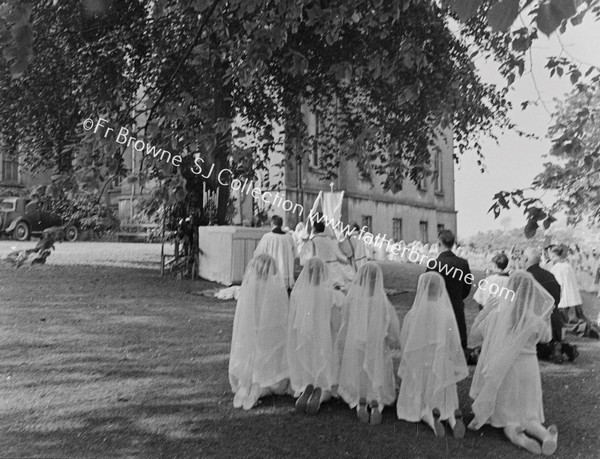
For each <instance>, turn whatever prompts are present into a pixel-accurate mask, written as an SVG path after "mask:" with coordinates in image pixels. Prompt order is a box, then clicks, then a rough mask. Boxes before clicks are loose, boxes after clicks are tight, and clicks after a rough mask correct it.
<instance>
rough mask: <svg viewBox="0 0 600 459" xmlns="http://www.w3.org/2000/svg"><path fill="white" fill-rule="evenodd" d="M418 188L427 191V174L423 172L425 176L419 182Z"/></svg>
mask: <svg viewBox="0 0 600 459" xmlns="http://www.w3.org/2000/svg"><path fill="white" fill-rule="evenodd" d="M417 190H419V191H427V176H426V175H425V174H424V173H423V177H422V178H421V180H419V182H418V183H417Z"/></svg>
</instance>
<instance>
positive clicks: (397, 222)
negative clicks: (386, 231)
mask: <svg viewBox="0 0 600 459" xmlns="http://www.w3.org/2000/svg"><path fill="white" fill-rule="evenodd" d="M392 237H393V238H394V241H396V242H398V241H401V240H402V219H401V218H394V219H393V220H392Z"/></svg>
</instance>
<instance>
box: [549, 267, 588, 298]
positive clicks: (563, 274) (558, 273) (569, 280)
mask: <svg viewBox="0 0 600 459" xmlns="http://www.w3.org/2000/svg"><path fill="white" fill-rule="evenodd" d="M550 272H551V273H552V274H554V277H556V280H557V281H558V283H559V284H560V303H558V307H559V308H570V307H572V306H580V305H581V304H582V303H583V302H582V300H581V294H580V293H579V286H578V285H577V276H576V275H575V271H574V270H573V268H572V267H571V265H570V264H569V262H568V261H558V262H556V263H555V264H554V266H552V268H551V269H550Z"/></svg>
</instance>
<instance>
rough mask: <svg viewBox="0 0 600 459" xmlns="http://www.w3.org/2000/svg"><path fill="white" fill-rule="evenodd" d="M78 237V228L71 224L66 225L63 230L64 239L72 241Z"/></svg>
mask: <svg viewBox="0 0 600 459" xmlns="http://www.w3.org/2000/svg"><path fill="white" fill-rule="evenodd" d="M78 237H79V230H78V229H77V227H76V226H73V225H70V226H67V229H66V230H65V241H67V242H74V241H76V240H77V238H78Z"/></svg>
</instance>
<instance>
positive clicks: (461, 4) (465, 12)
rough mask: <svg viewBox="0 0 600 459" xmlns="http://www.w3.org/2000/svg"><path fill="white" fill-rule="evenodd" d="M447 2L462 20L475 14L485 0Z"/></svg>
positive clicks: (449, 0) (448, 0)
mask: <svg viewBox="0 0 600 459" xmlns="http://www.w3.org/2000/svg"><path fill="white" fill-rule="evenodd" d="M404 3H405V4H407V3H409V2H407V1H405V2H404ZM445 3H446V4H447V6H449V7H450V9H451V10H452V11H453V12H454V13H456V15H457V16H458V17H459V19H460V20H461V21H466V20H468V19H469V18H471V17H472V16H473V15H474V14H475V12H476V11H477V9H478V8H479V7H480V6H481V5H482V4H483V0H446V2H445Z"/></svg>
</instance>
